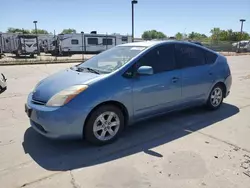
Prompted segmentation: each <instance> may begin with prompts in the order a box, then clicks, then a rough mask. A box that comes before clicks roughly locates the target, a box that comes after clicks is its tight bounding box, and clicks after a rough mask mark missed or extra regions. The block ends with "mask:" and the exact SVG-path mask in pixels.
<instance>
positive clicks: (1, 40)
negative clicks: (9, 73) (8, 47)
mask: <svg viewBox="0 0 250 188" xmlns="http://www.w3.org/2000/svg"><path fill="white" fill-rule="evenodd" d="M2 54H3V37H2V33H0V58H1V57H2Z"/></svg>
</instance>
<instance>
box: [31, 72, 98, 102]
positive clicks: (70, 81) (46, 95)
mask: <svg viewBox="0 0 250 188" xmlns="http://www.w3.org/2000/svg"><path fill="white" fill-rule="evenodd" d="M101 77H103V75H98V74H94V73H90V72H77V71H74V70H71V69H67V70H64V71H61V72H58V73H56V74H54V75H51V76H49V77H47V78H45V79H44V80H42V81H41V82H39V83H38V85H37V87H36V88H35V90H34V91H33V95H32V99H33V100H35V101H38V102H42V103H47V102H48V100H49V99H50V98H51V97H52V96H53V95H55V94H56V93H58V92H60V91H62V90H64V89H66V88H68V87H71V86H74V85H80V84H87V83H89V82H91V81H93V80H94V79H97V78H101Z"/></svg>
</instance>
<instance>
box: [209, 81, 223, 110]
mask: <svg viewBox="0 0 250 188" xmlns="http://www.w3.org/2000/svg"><path fill="white" fill-rule="evenodd" d="M224 92H225V91H224V88H223V86H222V85H221V84H216V85H215V86H214V87H213V89H212V90H211V92H210V94H209V97H208V99H207V104H206V105H207V107H208V109H210V110H217V109H218V108H220V106H221V104H222V102H223V98H224V96H225V93H224Z"/></svg>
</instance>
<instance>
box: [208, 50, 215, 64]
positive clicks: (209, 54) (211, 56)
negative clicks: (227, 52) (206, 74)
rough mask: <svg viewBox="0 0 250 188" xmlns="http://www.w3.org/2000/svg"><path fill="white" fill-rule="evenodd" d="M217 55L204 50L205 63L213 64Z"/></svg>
mask: <svg viewBox="0 0 250 188" xmlns="http://www.w3.org/2000/svg"><path fill="white" fill-rule="evenodd" d="M217 57H218V56H217V55H216V54H215V53H212V52H206V61H207V64H213V63H214V62H215V61H216V59H217Z"/></svg>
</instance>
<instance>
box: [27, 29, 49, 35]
mask: <svg viewBox="0 0 250 188" xmlns="http://www.w3.org/2000/svg"><path fill="white" fill-rule="evenodd" d="M31 33H32V34H36V30H35V29H33V30H31ZM37 34H49V32H48V31H46V30H44V29H37Z"/></svg>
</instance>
